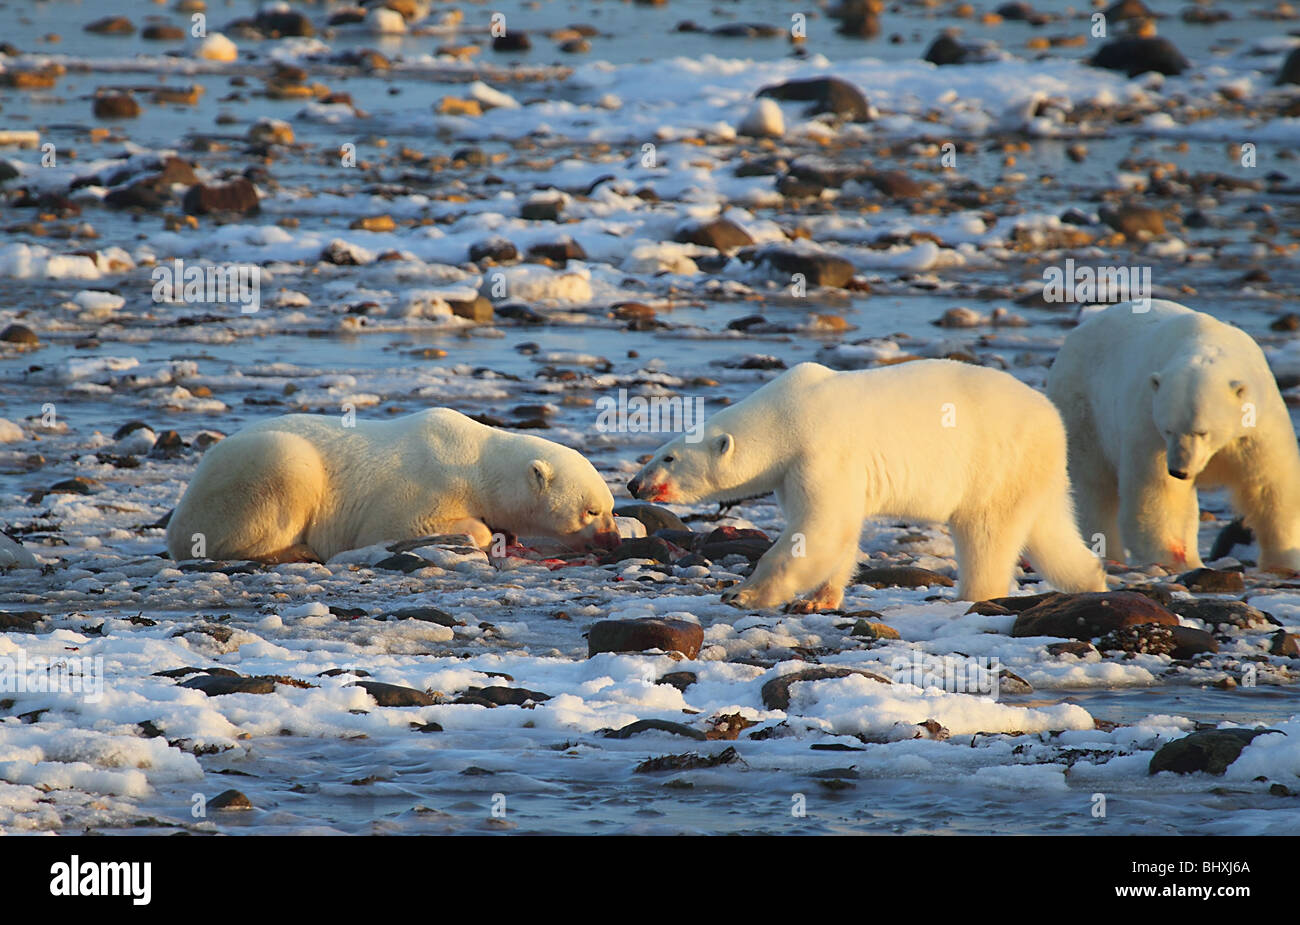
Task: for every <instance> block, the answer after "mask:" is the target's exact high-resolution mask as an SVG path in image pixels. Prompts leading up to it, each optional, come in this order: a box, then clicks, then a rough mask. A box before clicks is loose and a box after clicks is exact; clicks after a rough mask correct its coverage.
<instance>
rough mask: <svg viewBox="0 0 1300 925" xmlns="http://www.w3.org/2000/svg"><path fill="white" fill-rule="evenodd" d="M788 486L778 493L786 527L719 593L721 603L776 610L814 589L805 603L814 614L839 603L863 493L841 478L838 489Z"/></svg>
mask: <svg viewBox="0 0 1300 925" xmlns="http://www.w3.org/2000/svg"><path fill="white" fill-rule="evenodd" d="M791 481H793V482H794V483H795V487H794V488H793V490H790V491H783V492H782V497H781V502H782V509H783V511H784V513H785V514H786V516H787V518H789V523H788V525H787V526H786V528H785V530H783V531H782V532H781V535H780V536H779V537H777V540H776V542H775V543H773V544H772V548H771V549H769V550H768V551H767V552H765V553H764V554H763V557H762V558H761V559H759V560H758V564H757V565H756V566H755V567H754V571H753V573H752V574H751V575H750V576H749V577H748V578H746V579H745V580H744V581H742V582H741V583H740V584H738V585H735V586H734V587H731V588H728V589H727V590H726V591H724V592H723V595H722V600H723V603H727V604H733V605H735V606H737V607H753V608H772V607H779V606H781V605H782V604H785V603H788V602H789V601H791V600H793V599H794V597H795V596H796V595H797V594H799V593H800V592H802V591H808V590H810V589H815V590H814V591H813V595H812V596H811V597H810V598H809V599H808V600H809V601H810V602H812V604H811V606H812V607H813V608H815V609H832V610H833V609H835V608H837V607H838V606H839V605H840V603H842V601H843V599H844V585H845V583H846V582H847V581H848V577H849V575H850V574H851V572H852V569H853V566H854V564H855V563H856V562H857V548H858V537H859V535H860V534H861V533H862V518H863V516H864V515H863V490H862V489H860V488H859V487H858V486H856V485H852V484H845V481H846V480H845V479H844V477H843V475H842V474H841V475H840V479H839V482H838V483H836V482H835V481H831V482H822V483H820V484H819V483H818V482H817V481H816V480H814V479H810V478H804V479H791ZM804 486H807V487H806V488H805V487H804ZM828 486H834V489H833V490H830V489H829V487H828ZM801 606H802V605H801Z"/></svg>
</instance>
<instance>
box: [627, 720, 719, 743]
mask: <svg viewBox="0 0 1300 925" xmlns="http://www.w3.org/2000/svg"><path fill="white" fill-rule="evenodd" d="M642 732H667V733H670V734H672V735H679V736H685V737H686V738H688V739H698V740H700V741H701V742H703V741H704V740H705V739H707V738H708V737H707V736H706V735H705V734H704V733H702V732H700V730H698V729H692V728H691V727H690V726H687V725H685V724H683V723H674V722H671V721H669V720H666V719H639V720H637V721H636V722H634V723H628V724H627V725H626V726H624V727H623V728H621V729H611V730H609V731H608V732H606V733H605V738H607V739H630V738H632V736H634V735H637V734H638V733H642Z"/></svg>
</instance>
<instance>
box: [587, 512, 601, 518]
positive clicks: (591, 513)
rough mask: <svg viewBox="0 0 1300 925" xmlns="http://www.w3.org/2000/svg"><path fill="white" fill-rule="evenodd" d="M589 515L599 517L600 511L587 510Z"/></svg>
mask: <svg viewBox="0 0 1300 925" xmlns="http://www.w3.org/2000/svg"><path fill="white" fill-rule="evenodd" d="M587 516H588V517H599V516H600V511H588V512H587Z"/></svg>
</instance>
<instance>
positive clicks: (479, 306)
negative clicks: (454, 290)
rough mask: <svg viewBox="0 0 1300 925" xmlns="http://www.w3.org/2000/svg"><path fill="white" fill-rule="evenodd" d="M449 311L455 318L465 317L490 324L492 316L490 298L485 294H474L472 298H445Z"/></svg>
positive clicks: (478, 322) (479, 322) (477, 322)
mask: <svg viewBox="0 0 1300 925" xmlns="http://www.w3.org/2000/svg"><path fill="white" fill-rule="evenodd" d="M446 302H447V304H448V305H450V306H451V313H452V314H453V315H455V316H456V317H457V318H465V319H467V320H469V321H473V322H475V323H476V324H491V322H492V318H493V315H494V313H493V310H492V300H491V299H489V298H488V297H487V296H484V295H479V294H475V296H474V298H472V299H447V300H446Z"/></svg>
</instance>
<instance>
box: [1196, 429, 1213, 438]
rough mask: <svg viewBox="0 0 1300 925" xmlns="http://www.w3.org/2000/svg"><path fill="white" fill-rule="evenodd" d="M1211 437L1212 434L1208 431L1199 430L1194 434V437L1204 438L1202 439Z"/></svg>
mask: <svg viewBox="0 0 1300 925" xmlns="http://www.w3.org/2000/svg"><path fill="white" fill-rule="evenodd" d="M1209 435H1210V432H1209V431H1206V430H1198V431H1197V432H1196V433H1194V434H1192V436H1193V437H1202V438H1204V437H1208V436H1209Z"/></svg>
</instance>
